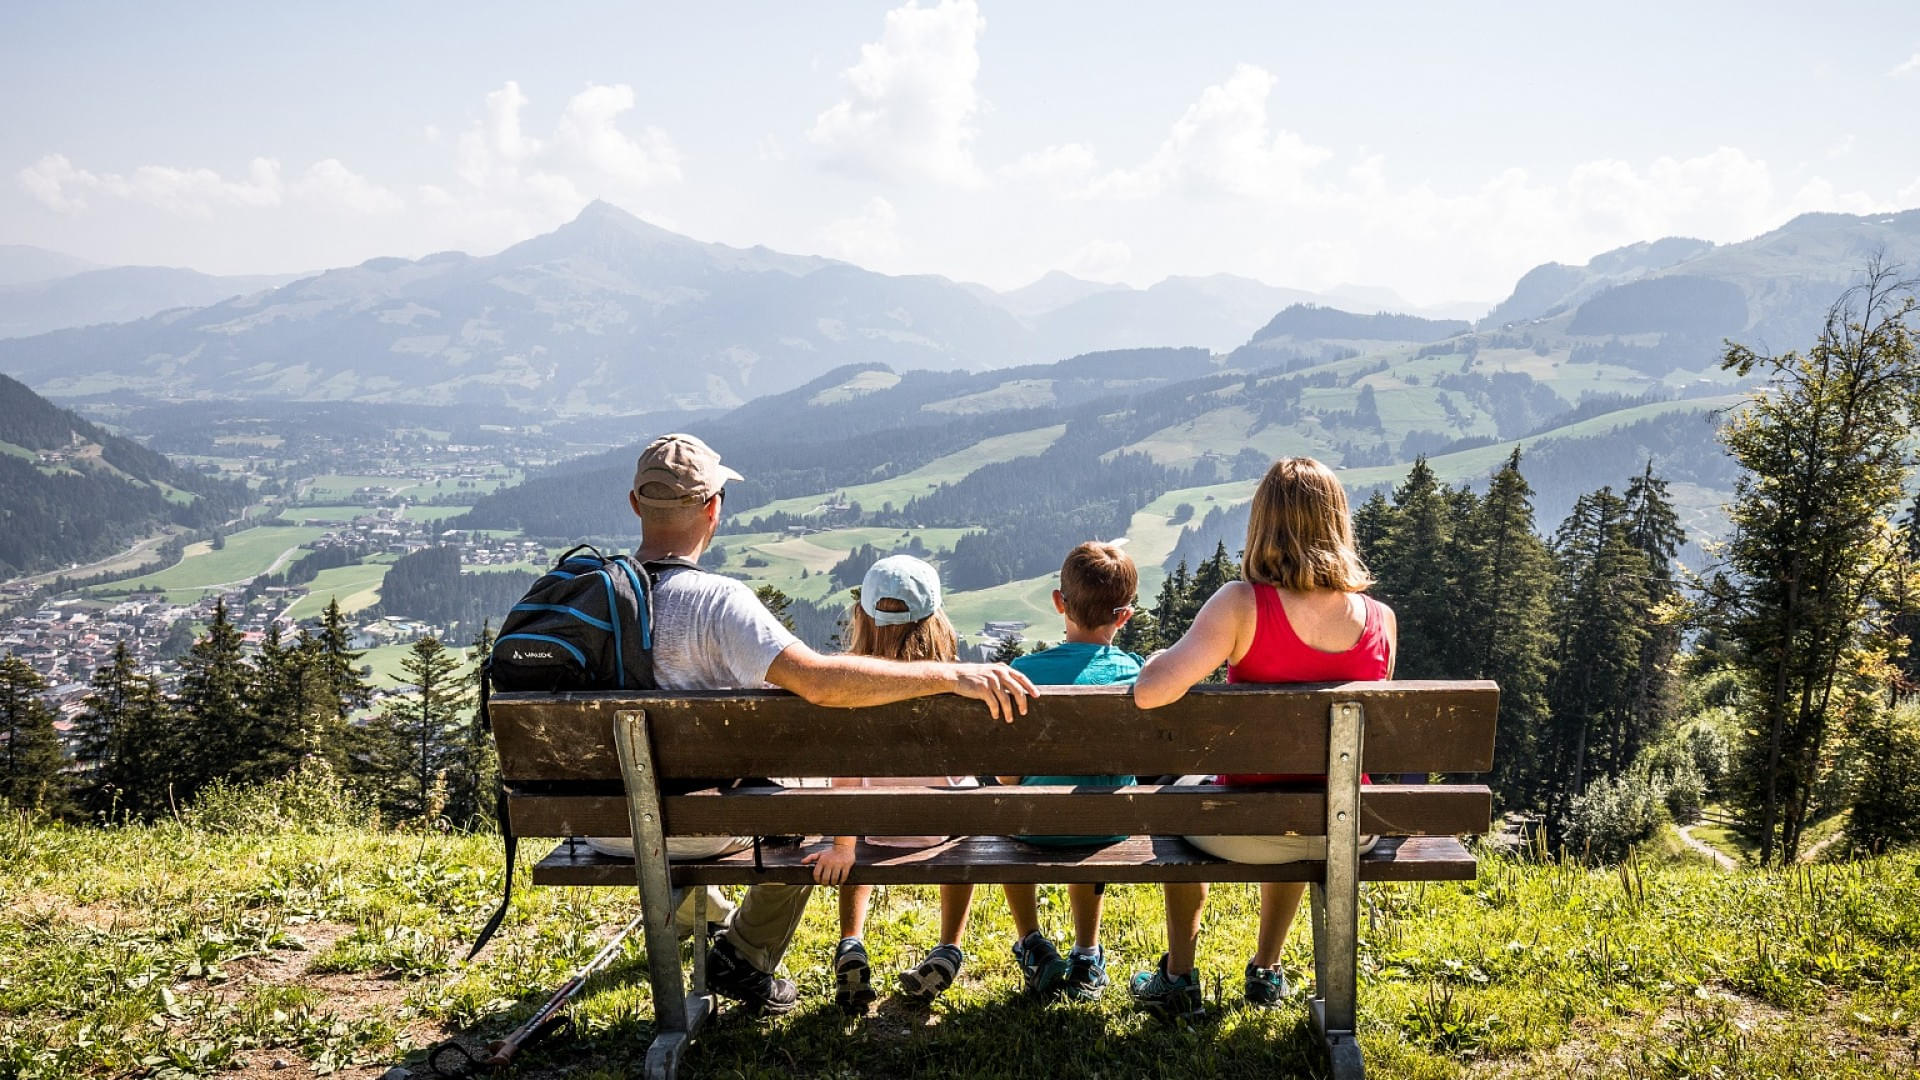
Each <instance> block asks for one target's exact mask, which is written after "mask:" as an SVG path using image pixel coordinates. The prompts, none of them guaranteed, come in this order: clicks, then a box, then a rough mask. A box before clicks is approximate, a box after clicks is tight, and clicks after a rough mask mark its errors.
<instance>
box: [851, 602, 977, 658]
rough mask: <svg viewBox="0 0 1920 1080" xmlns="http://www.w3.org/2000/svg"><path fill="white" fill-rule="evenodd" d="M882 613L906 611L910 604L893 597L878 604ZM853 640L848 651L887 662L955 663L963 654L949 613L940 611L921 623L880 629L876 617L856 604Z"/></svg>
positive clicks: (854, 606) (876, 604) (854, 604)
mask: <svg viewBox="0 0 1920 1080" xmlns="http://www.w3.org/2000/svg"><path fill="white" fill-rule="evenodd" d="M874 606H876V607H878V608H879V609H880V610H881V611H905V610H907V605H906V602H905V601H903V600H896V599H894V598H893V597H891V596H887V597H882V598H881V599H879V600H877V601H875V602H874ZM852 623H853V641H852V643H851V644H850V645H848V647H847V651H848V652H850V653H852V654H854V655H855V656H878V657H880V658H881V659H883V660H955V659H958V658H959V655H960V640H959V637H958V635H956V634H955V633H954V632H953V624H952V623H950V622H948V621H947V613H946V612H945V611H936V612H934V613H933V614H931V615H929V616H927V617H926V618H924V619H921V620H920V621H919V622H913V623H900V624H899V625H896V626H880V625H877V624H876V623H875V622H874V621H873V616H871V615H869V614H867V610H866V609H865V608H863V607H861V606H860V600H859V598H858V597H857V596H856V597H855V598H854V601H853V614H852Z"/></svg>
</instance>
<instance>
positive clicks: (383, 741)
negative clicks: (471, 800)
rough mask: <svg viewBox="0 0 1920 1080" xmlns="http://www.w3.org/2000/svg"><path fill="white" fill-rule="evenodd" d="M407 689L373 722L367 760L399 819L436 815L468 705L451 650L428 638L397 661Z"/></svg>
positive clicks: (467, 690) (467, 689)
mask: <svg viewBox="0 0 1920 1080" xmlns="http://www.w3.org/2000/svg"><path fill="white" fill-rule="evenodd" d="M400 668H401V670H402V671H403V672H405V673H406V681H407V683H408V684H409V686H410V689H409V690H408V691H407V692H406V693H404V694H399V695H396V696H395V697H394V698H393V699H392V700H391V702H390V703H389V704H388V705H387V707H386V709H385V711H384V712H382V713H381V714H380V716H379V717H378V718H377V719H376V720H375V722H374V736H375V739H374V746H373V751H374V754H373V758H372V761H371V762H370V764H371V766H372V768H373V769H374V771H375V773H376V775H377V777H378V779H379V780H380V781H381V783H382V784H383V791H382V793H381V794H382V798H383V800H384V801H385V803H386V805H387V808H388V810H389V811H390V812H391V813H392V814H393V815H394V816H395V817H397V818H401V819H421V818H428V817H435V816H438V815H439V814H441V813H442V812H443V810H444V809H445V807H444V806H443V805H440V799H439V796H438V795H437V793H440V792H446V791H448V790H449V789H448V788H447V786H446V783H447V780H448V773H449V772H450V770H452V769H453V768H455V767H457V766H458V765H459V762H460V756H461V750H462V747H463V746H464V745H465V737H464V735H465V731H466V725H467V722H468V719H469V715H468V710H469V709H470V708H471V707H472V705H473V701H472V684H471V679H470V676H469V675H468V674H467V673H466V672H463V671H461V670H460V662H459V660H458V659H457V658H456V657H455V656H454V654H453V653H452V651H450V650H449V649H447V647H446V646H444V645H442V644H440V639H438V638H436V637H434V636H432V635H431V634H429V635H428V636H426V637H423V638H421V639H420V640H419V641H416V642H414V643H413V648H412V650H411V651H410V652H408V653H407V655H406V656H405V657H403V658H402V659H401V661H400Z"/></svg>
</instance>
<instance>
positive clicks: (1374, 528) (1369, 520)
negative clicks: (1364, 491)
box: [1353, 488, 1393, 575]
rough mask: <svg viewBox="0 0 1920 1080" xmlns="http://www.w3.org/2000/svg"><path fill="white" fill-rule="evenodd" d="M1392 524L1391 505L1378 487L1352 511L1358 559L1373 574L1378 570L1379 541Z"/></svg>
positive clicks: (1383, 537)
mask: <svg viewBox="0 0 1920 1080" xmlns="http://www.w3.org/2000/svg"><path fill="white" fill-rule="evenodd" d="M1392 525H1393V506H1392V505H1391V504H1389V503H1388V502H1387V495H1386V492H1384V491H1382V490H1380V489H1379V488H1375V489H1374V491H1373V494H1372V495H1369V496H1367V500H1366V501H1365V502H1363V503H1361V504H1360V506H1359V508H1358V509H1356V510H1355V511H1354V512H1353V544H1354V547H1355V548H1356V549H1357V550H1358V551H1359V552H1360V561H1361V562H1364V563H1366V564H1367V568H1368V569H1370V570H1372V571H1373V572H1374V573H1375V575H1378V574H1379V572H1380V553H1381V549H1380V544H1381V541H1382V540H1384V539H1385V538H1386V535H1387V530H1388V529H1389V528H1391V527H1392Z"/></svg>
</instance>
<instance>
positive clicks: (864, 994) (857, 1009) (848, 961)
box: [833, 938, 879, 1016]
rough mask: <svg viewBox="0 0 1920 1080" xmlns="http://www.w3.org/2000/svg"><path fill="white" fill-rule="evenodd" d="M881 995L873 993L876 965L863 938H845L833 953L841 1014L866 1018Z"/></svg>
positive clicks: (836, 997)
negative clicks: (870, 957)
mask: <svg viewBox="0 0 1920 1080" xmlns="http://www.w3.org/2000/svg"><path fill="white" fill-rule="evenodd" d="M878 996H879V995H877V994H875V993H874V992H873V965H872V964H871V963H869V962H868V961H867V947H866V945H864V944H862V943H861V941H860V939H859V938H841V939H840V944H839V946H838V947H836V948H835V949H834V950H833V1003H834V1004H835V1005H838V1006H840V1009H841V1011H843V1012H848V1013H852V1014H853V1015H855V1016H860V1015H864V1014H865V1013H866V1011H867V1008H868V1006H870V1005H872V1004H873V1001H874V998H876V997H878Z"/></svg>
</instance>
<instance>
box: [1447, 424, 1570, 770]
mask: <svg viewBox="0 0 1920 1080" xmlns="http://www.w3.org/2000/svg"><path fill="white" fill-rule="evenodd" d="M1463 532H1464V533H1465V534H1466V535H1467V536H1468V538H1469V543H1467V544H1465V545H1463V547H1464V548H1465V549H1466V550H1468V551H1470V552H1471V554H1472V558H1471V559H1469V560H1468V561H1467V564H1466V565H1465V566H1464V567H1463V568H1462V573H1463V580H1462V587H1461V590H1460V592H1461V600H1462V609H1461V613H1462V616H1463V617H1462V619H1461V621H1460V623H1459V625H1458V632H1457V636H1458V637H1459V639H1460V641H1461V643H1462V644H1463V645H1464V646H1465V648H1464V649H1463V656H1464V660H1463V663H1462V666H1461V667H1460V668H1458V669H1456V670H1455V671H1454V672H1453V677H1455V678H1479V679H1492V680H1494V681H1495V682H1497V683H1499V684H1500V716H1499V726H1498V734H1497V736H1496V740H1495V747H1494V754H1493V762H1494V774H1493V779H1492V784H1491V786H1492V787H1493V789H1494V793H1495V794H1496V795H1497V796H1498V797H1499V798H1500V800H1501V802H1502V803H1504V804H1506V805H1508V806H1529V805H1531V806H1538V805H1539V802H1540V798H1539V796H1540V789H1541V786H1542V777H1541V766H1540V755H1541V751H1542V746H1543V744H1544V743H1545V741H1546V737H1547V733H1548V728H1549V725H1550V723H1551V719H1552V718H1551V713H1550V711H1549V706H1548V702H1547V683H1548V680H1549V678H1550V677H1551V676H1552V673H1553V667H1554V665H1553V657H1552V655H1551V649H1550V643H1551V624H1552V618H1553V557H1552V554H1551V553H1550V552H1549V551H1548V550H1547V545H1546V544H1545V542H1543V541H1542V540H1541V539H1540V537H1539V535H1538V534H1537V533H1536V532H1535V531H1534V523H1533V488H1532V487H1530V486H1529V485H1528V484H1527V481H1526V479H1525V478H1524V477H1523V476H1521V474H1520V450H1519V449H1518V448H1517V447H1516V448H1515V449H1514V451H1513V453H1512V454H1511V455H1509V456H1508V458H1507V462H1506V464H1505V465H1503V466H1502V467H1501V468H1500V470H1499V471H1498V472H1496V473H1494V475H1493V480H1492V482H1491V483H1489V484H1488V486H1487V494H1486V496H1485V497H1484V498H1482V499H1481V500H1480V501H1479V505H1478V507H1477V508H1476V510H1475V512H1474V514H1473V515H1472V517H1471V518H1470V519H1469V521H1468V522H1467V523H1466V527H1465V529H1464V530H1463Z"/></svg>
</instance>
